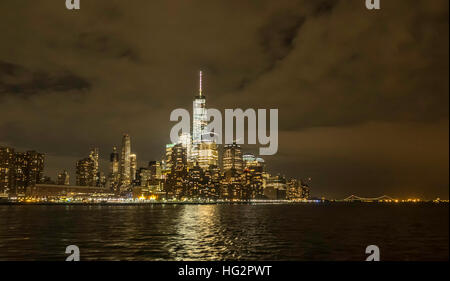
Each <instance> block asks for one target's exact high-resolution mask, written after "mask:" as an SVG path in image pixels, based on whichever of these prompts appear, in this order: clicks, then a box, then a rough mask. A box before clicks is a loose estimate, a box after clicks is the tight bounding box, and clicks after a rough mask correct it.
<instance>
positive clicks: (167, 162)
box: [164, 143, 175, 173]
mask: <svg viewBox="0 0 450 281" xmlns="http://www.w3.org/2000/svg"><path fill="white" fill-rule="evenodd" d="M174 146H175V144H173V143H169V144H166V157H165V167H164V170H166V172H169V173H170V171H171V170H172V149H173V147H174Z"/></svg>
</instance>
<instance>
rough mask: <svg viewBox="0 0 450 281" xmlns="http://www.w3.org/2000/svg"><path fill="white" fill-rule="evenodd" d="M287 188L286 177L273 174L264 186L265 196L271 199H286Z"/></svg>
mask: <svg viewBox="0 0 450 281" xmlns="http://www.w3.org/2000/svg"><path fill="white" fill-rule="evenodd" d="M286 188H287V185H286V179H285V178H284V177H283V176H280V175H277V176H272V177H270V179H269V181H268V182H267V184H266V187H265V188H264V197H265V198H266V199H270V200H283V199H286V196H287V194H286Z"/></svg>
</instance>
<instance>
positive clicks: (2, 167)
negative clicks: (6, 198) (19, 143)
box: [0, 147, 44, 195]
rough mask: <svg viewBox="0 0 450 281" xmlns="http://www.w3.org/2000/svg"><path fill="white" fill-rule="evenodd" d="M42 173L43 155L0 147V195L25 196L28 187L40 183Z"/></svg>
mask: <svg viewBox="0 0 450 281" xmlns="http://www.w3.org/2000/svg"><path fill="white" fill-rule="evenodd" d="M43 171H44V154H41V153H38V152H36V151H27V152H16V153H15V152H14V149H12V148H8V147H0V193H3V192H6V193H13V194H17V195H23V194H25V191H26V188H27V187H28V186H34V185H35V184H36V183H40V182H41V180H42V178H43Z"/></svg>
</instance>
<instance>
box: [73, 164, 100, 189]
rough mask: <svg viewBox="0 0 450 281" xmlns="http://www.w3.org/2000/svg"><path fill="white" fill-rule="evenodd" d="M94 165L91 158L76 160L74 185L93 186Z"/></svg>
mask: <svg viewBox="0 0 450 281" xmlns="http://www.w3.org/2000/svg"><path fill="white" fill-rule="evenodd" d="M94 171H95V163H94V160H93V158H92V157H87V158H84V159H81V160H78V161H77V163H76V185H79V186H95V185H96V180H95V179H96V175H95V172H94Z"/></svg>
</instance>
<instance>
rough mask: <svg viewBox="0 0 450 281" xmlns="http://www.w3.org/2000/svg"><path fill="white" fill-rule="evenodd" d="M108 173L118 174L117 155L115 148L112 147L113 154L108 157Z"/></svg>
mask: <svg viewBox="0 0 450 281" xmlns="http://www.w3.org/2000/svg"><path fill="white" fill-rule="evenodd" d="M109 173H110V174H111V175H118V174H119V153H118V152H117V147H115V146H114V147H113V152H112V153H111V154H110V157H109Z"/></svg>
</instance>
